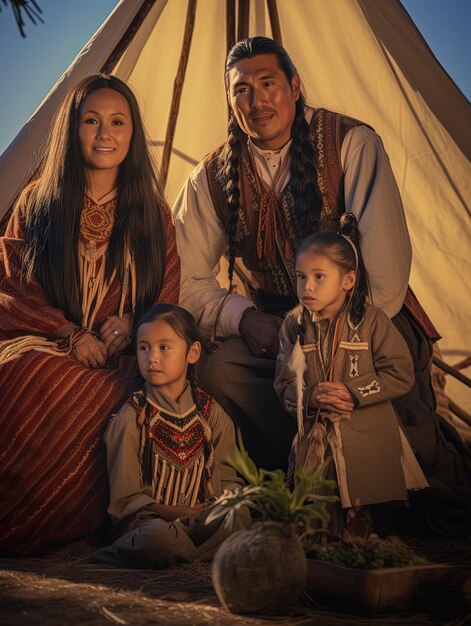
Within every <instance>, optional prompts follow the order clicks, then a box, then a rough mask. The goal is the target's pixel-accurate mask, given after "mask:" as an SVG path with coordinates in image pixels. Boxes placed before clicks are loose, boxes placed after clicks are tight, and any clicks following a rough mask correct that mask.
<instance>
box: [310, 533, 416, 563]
mask: <svg viewBox="0 0 471 626" xmlns="http://www.w3.org/2000/svg"><path fill="white" fill-rule="evenodd" d="M309 556H311V557H312V558H315V559H318V560H319V561H326V562H328V563H335V564H336V565H343V566H344V567H353V568H355V569H368V570H371V569H381V568H384V567H406V566H409V565H425V564H427V563H428V561H427V559H424V558H423V557H420V556H417V554H415V553H414V552H413V551H412V550H411V549H410V548H408V547H407V546H406V544H405V543H404V542H403V541H401V540H400V539H399V538H397V537H388V538H387V539H380V538H379V537H378V536H377V535H374V534H372V535H370V536H369V537H367V538H365V537H347V538H343V537H340V538H338V540H337V541H332V542H331V543H327V544H325V545H320V546H316V547H314V548H313V550H312V552H311V553H310V554H309Z"/></svg>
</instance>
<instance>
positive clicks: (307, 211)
mask: <svg viewBox="0 0 471 626" xmlns="http://www.w3.org/2000/svg"><path fill="white" fill-rule="evenodd" d="M292 138H293V143H292V144H291V159H292V161H291V189H292V192H293V197H294V198H295V201H296V213H297V215H298V220H299V227H300V230H301V232H300V233H298V238H300V239H302V238H303V237H305V236H307V235H309V234H310V233H312V232H317V231H318V230H319V218H320V212H321V206H322V204H321V199H320V196H319V191H318V188H317V172H316V168H315V166H314V160H313V159H314V149H313V147H312V144H311V142H310V140H309V124H308V123H307V122H306V118H305V115H304V98H302V97H301V98H300V99H299V100H298V101H297V103H296V115H295V118H294V122H293V126H292Z"/></svg>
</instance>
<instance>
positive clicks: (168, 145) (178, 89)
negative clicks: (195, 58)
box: [160, 0, 197, 189]
mask: <svg viewBox="0 0 471 626" xmlns="http://www.w3.org/2000/svg"><path fill="white" fill-rule="evenodd" d="M196 3H197V0H188V10H187V13H186V23H185V32H184V34H183V44H182V51H181V54H180V62H179V64H178V70H177V75H176V77H175V81H174V83H173V95H172V104H171V107H170V113H169V117H168V122H167V132H166V134H165V144H164V153H163V156H162V164H161V167H160V179H161V181H162V186H163V187H164V189H165V185H166V183H167V176H168V168H169V164H170V156H171V154H172V147H173V138H174V136H175V127H176V125H177V117H178V110H179V108H180V99H181V95H182V90H183V82H184V80H185V73H186V66H187V64H188V57H189V55H190V47H191V39H192V37H193V29H194V26H195V13H196Z"/></svg>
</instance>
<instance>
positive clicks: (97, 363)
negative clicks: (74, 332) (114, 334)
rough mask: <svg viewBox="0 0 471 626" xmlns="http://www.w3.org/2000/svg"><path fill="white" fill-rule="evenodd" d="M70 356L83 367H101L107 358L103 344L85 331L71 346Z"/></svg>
mask: <svg viewBox="0 0 471 626" xmlns="http://www.w3.org/2000/svg"><path fill="white" fill-rule="evenodd" d="M72 357H73V358H74V359H75V360H76V361H78V362H79V363H81V364H82V365H85V367H103V366H104V364H105V363H106V358H107V352H106V348H105V344H104V343H103V342H102V341H100V340H99V339H97V338H96V337H95V336H94V335H92V334H90V333H86V334H85V335H83V337H81V338H80V339H79V340H78V341H77V343H76V344H75V346H74V347H73V349H72Z"/></svg>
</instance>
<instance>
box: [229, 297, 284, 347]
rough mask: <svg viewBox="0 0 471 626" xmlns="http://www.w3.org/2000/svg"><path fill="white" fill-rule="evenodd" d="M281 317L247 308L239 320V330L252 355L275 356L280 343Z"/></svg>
mask: <svg viewBox="0 0 471 626" xmlns="http://www.w3.org/2000/svg"><path fill="white" fill-rule="evenodd" d="M282 323H283V320H282V318H281V317H276V316H275V315H269V314H268V313H261V312H260V311H256V310H255V309H248V310H247V311H245V312H244V314H243V315H242V318H241V320H240V322H239V332H240V334H241V336H242V337H243V339H245V342H246V343H247V345H248V347H249V349H250V352H251V353H252V354H253V355H254V356H262V357H267V356H271V357H273V358H276V356H277V354H278V351H279V348H280V343H279V338H278V335H279V332H280V327H281V324H282Z"/></svg>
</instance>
